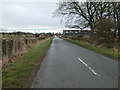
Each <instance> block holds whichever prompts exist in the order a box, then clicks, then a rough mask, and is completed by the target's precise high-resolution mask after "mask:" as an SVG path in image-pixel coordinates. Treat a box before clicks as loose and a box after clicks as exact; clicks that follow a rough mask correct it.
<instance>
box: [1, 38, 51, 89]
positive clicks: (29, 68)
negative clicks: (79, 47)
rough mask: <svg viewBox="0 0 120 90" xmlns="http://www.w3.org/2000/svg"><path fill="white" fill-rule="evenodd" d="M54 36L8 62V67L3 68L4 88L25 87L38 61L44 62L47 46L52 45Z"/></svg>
mask: <svg viewBox="0 0 120 90" xmlns="http://www.w3.org/2000/svg"><path fill="white" fill-rule="evenodd" d="M51 41H52V38H51V39H49V40H46V41H44V42H42V43H40V44H39V45H35V46H33V48H31V49H30V50H29V51H28V52H27V53H25V54H23V56H22V57H20V58H19V59H18V60H16V61H15V62H13V63H8V64H7V67H4V68H3V70H2V71H3V75H2V85H3V86H2V87H3V88H24V87H26V86H25V85H26V83H29V78H30V76H31V74H32V72H33V71H35V69H36V68H35V67H37V66H38V65H37V63H40V62H42V59H43V58H42V57H43V56H44V55H45V52H46V50H47V47H48V46H49V45H50V43H51Z"/></svg>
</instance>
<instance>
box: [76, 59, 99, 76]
mask: <svg viewBox="0 0 120 90" xmlns="http://www.w3.org/2000/svg"><path fill="white" fill-rule="evenodd" d="M78 60H79V61H80V62H82V63H83V64H84V65H85V66H86V67H88V69H89V70H90V71H91V72H92V73H93V74H95V75H97V76H100V74H98V73H96V72H95V71H94V70H93V69H92V68H91V67H89V66H88V65H87V64H86V63H85V62H84V61H83V60H82V59H80V58H79V57H78Z"/></svg>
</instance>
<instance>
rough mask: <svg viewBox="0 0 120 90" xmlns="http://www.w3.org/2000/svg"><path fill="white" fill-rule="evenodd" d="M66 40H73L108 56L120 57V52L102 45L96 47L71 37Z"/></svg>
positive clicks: (116, 58)
mask: <svg viewBox="0 0 120 90" xmlns="http://www.w3.org/2000/svg"><path fill="white" fill-rule="evenodd" d="M63 39H64V40H67V41H69V42H72V43H74V44H77V45H79V46H82V47H84V48H87V49H89V50H92V51H95V52H97V53H100V54H102V55H105V56H107V57H110V58H113V59H115V60H118V58H120V53H119V54H118V52H115V51H112V50H110V49H107V48H100V47H96V46H93V45H91V44H89V43H87V42H85V41H77V40H72V39H70V38H63Z"/></svg>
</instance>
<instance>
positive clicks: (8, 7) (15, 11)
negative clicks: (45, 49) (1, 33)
mask: <svg viewBox="0 0 120 90" xmlns="http://www.w3.org/2000/svg"><path fill="white" fill-rule="evenodd" d="M55 9H56V2H38V3H36V2H4V3H2V10H3V12H2V15H3V16H2V19H3V20H2V24H3V26H4V28H19V29H21V28H39V29H41V30H57V29H63V28H64V25H63V24H61V23H60V20H61V19H60V18H53V14H52V13H53V12H54V11H55ZM58 31H59V30H58Z"/></svg>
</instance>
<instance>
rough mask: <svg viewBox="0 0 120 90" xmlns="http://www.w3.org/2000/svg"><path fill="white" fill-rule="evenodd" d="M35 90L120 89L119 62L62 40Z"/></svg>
mask: <svg viewBox="0 0 120 90" xmlns="http://www.w3.org/2000/svg"><path fill="white" fill-rule="evenodd" d="M31 87H32V88H118V62H117V61H115V60H112V59H110V58H107V57H105V56H102V55H100V54H98V53H95V52H93V51H90V50H87V49H85V48H82V47H80V46H77V45H75V44H72V43H70V42H67V41H65V40H63V39H60V38H58V37H54V39H53V41H52V43H51V45H50V48H49V50H48V52H47V54H46V56H45V58H44V60H43V62H42V65H41V68H40V69H39V70H38V72H37V75H36V77H35V78H34V80H33V82H32V86H31Z"/></svg>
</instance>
